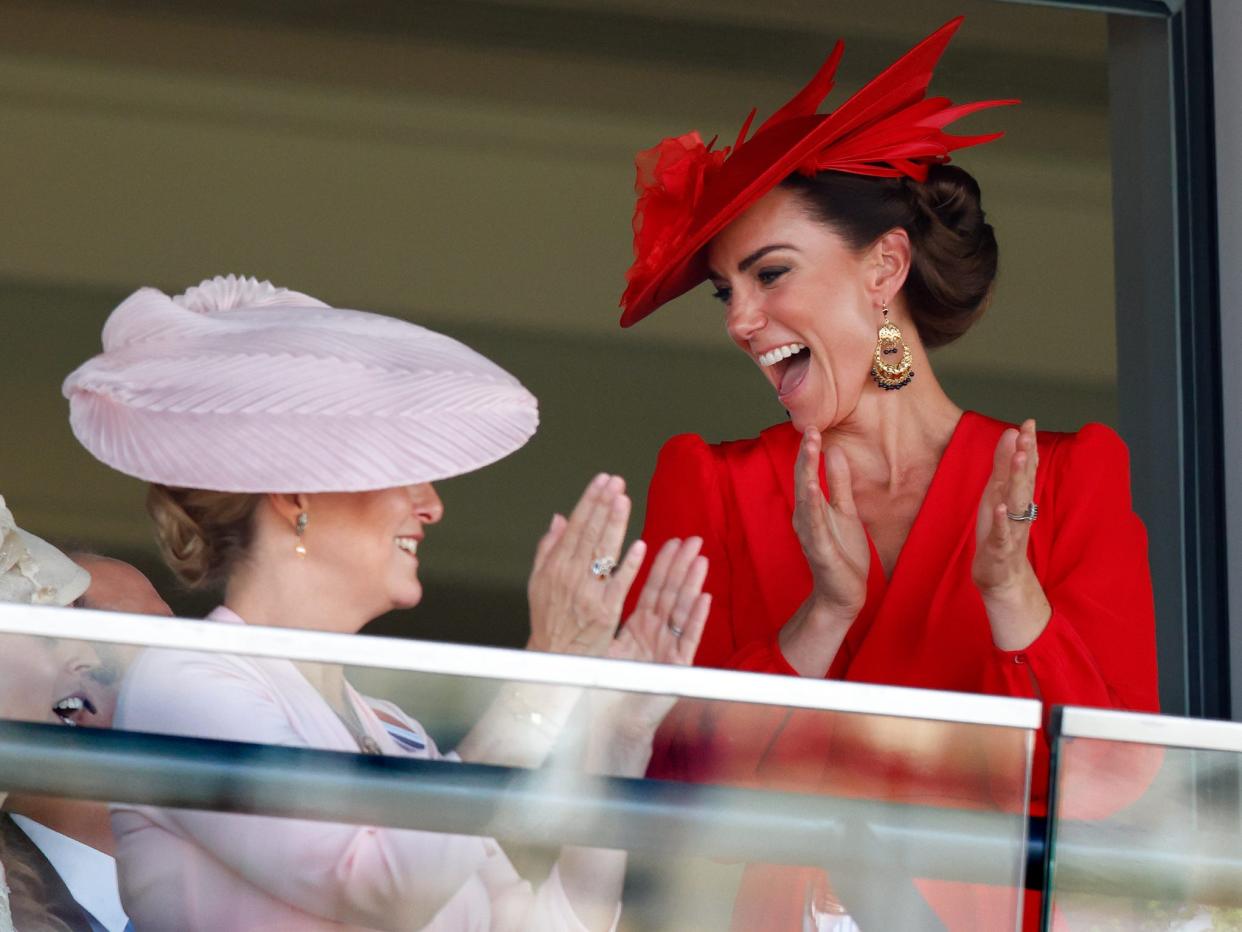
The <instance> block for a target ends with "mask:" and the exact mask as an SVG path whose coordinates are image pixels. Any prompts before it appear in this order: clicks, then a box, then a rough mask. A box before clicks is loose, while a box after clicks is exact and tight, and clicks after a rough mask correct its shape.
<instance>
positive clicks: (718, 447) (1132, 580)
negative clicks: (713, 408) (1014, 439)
mask: <svg viewBox="0 0 1242 932" xmlns="http://www.w3.org/2000/svg"><path fill="white" fill-rule="evenodd" d="M1008 426H1010V425H1007V424H1003V423H1001V422H999V421H996V420H993V419H991V418H987V417H983V416H982V415H979V414H975V413H972V412H967V413H965V414H964V415H963V416H962V418H961V420H960V422H959V423H958V426H957V428H956V429H955V431H954V433H953V436H952V438H951V439H950V441H949V444H948V446H947V447H946V449H945V451H944V455H943V456H942V458H941V460H940V464H939V466H938V467H937V469H936V472H935V475H934V476H933V478H932V481H931V484H930V486H929V487H928V490H927V494H926V497H925V498H924V501H923V504H922V506H921V508H920V510H919V512H918V515H917V517H916V518H915V521H914V524H913V525H912V527H911V529H910V533H909V536H908V537H907V539H906V543H905V545H904V547H903V548H902V550H901V553H900V555H899V557H898V560H897V563H896V565H895V566H894V569H893V574H892V578H891V579H886V578H885V576H884V570H883V568H882V566H881V564H880V561H879V557H878V555H877V554H876V551H875V547H874V545H872V547H871V569H870V573H869V576H868V582H867V601H866V603H865V605H864V607H863V610H862V612H861V613H860V614H859V616H858V618H857V619H856V620H855V622H854V624H853V626H852V627H851V628H850V630H849V632H848V634H847V635H846V637H845V641H844V643H843V644H842V646H841V649H840V651H839V652H838V654H837V656H836V659H835V660H834V661H833V663H832V666H831V668H830V669H829V671H828V678H830V679H843V680H852V681H858V682H869V683H882V684H888V685H899V686H914V687H923V688H927V689H941V690H954V691H960V692H976V693H991V694H994V695H1003V696H1019V697H1026V698H1036V699H1040V700H1042V701H1043V703H1044V705H1045V708H1046V709H1048V708H1051V706H1053V705H1058V704H1072V705H1091V706H1106V707H1112V708H1119V709H1131V710H1138V711H1155V710H1157V708H1158V698H1157V692H1156V645H1155V618H1154V608H1153V602H1152V592H1151V578H1150V571H1149V568H1148V565H1147V537H1146V532H1145V530H1144V528H1143V525H1142V522H1141V521H1140V520H1139V519H1138V517H1137V516H1136V515H1135V514H1134V512H1133V510H1132V508H1131V503H1130V489H1129V461H1128V456H1127V452H1126V448H1125V445H1124V444H1123V443H1122V441H1121V440H1120V438H1118V437H1117V435H1116V434H1115V433H1113V431H1111V430H1110V429H1109V428H1107V427H1103V426H1101V425H1098V424H1092V425H1088V426H1086V427H1084V428H1083V429H1082V430H1081V431H1079V432H1078V433H1076V434H1064V433H1052V432H1040V433H1039V435H1038V445H1039V456H1040V465H1039V470H1038V474H1037V477H1036V483H1035V496H1034V499H1035V501H1036V502H1038V503H1039V509H1040V513H1039V519H1038V520H1037V521H1036V522H1035V523H1034V524H1033V525H1032V527H1031V536H1030V550H1029V553H1030V559H1031V564H1032V566H1033V567H1034V570H1035V573H1036V576H1037V577H1038V578H1039V581H1040V583H1041V584H1042V585H1043V588H1044V592H1045V594H1046V595H1047V597H1048V601H1049V602H1050V603H1051V605H1052V617H1051V619H1050V620H1049V622H1048V625H1047V627H1046V628H1045V629H1044V631H1043V633H1042V634H1040V635H1039V637H1038V638H1036V639H1035V641H1034V642H1033V643H1032V644H1031V645H1029V646H1028V647H1026V648H1025V649H1023V650H1021V651H1003V650H1000V649H998V648H997V647H996V646H995V644H994V643H993V641H992V633H991V628H990V626H989V623H988V619H987V615H986V612H985V610H984V606H983V601H982V598H981V597H980V595H979V593H978V590H977V589H976V588H975V585H974V583H973V581H972V578H971V562H972V560H973V557H974V550H975V522H976V514H977V510H978V505H979V499H980V496H981V495H982V493H983V488H984V485H985V484H986V482H987V479H988V477H989V475H990V473H991V468H992V462H993V455H994V451H995V449H996V444H997V442H998V441H999V439H1000V435H1001V433H1002V431H1004V430H1005V428H1006V427H1008ZM800 440H801V437H800V435H799V433H798V432H797V431H796V430H795V429H794V428H793V427H792V426H791V425H790V424H788V423H786V424H780V425H778V426H775V427H771V428H769V429H768V430H765V431H764V432H763V433H762V434H760V435H759V436H758V437H757V438H754V439H750V440H741V441H735V442H730V443H721V444H715V445H708V444H707V443H705V442H704V441H703V439H702V438H700V437H698V436H695V435H681V436H677V437H674V438H672V439H671V440H669V441H668V443H666V444H665V446H664V449H663V450H662V451H661V453H660V458H659V461H658V463H657V465H656V471H655V475H654V477H653V478H652V480H651V487H650V490H649V493H648V504H647V520H646V526H645V528H644V530H643V538H644V540H646V541H647V543H648V544H649V545H650V550H649V553H651V554H654V553H655V552H656V551H657V550H658V549H659V547H660V545H661V544H662V543H663V542H664V541H665V540H667V539H668V538H670V537H688V536H690V535H698V536H701V537H702V538H703V553H704V554H705V555H706V556H707V557H708V559H709V561H710V565H709V570H708V579H707V585H706V589H707V591H709V592H711V593H712V612H711V617H710V618H709V620H708V623H707V628H706V630H705V632H704V634H703V640H702V643H701V645H700V647H699V651H698V655H697V656H696V658H695V663H696V664H697V665H699V666H707V667H720V668H725V669H734V670H750V671H756V672H763V673H777V674H786V675H791V676H793V675H797V674H796V671H794V669H793V668H792V667H791V666H790V665H789V663H788V662H787V661H786V660H785V658H784V657H783V656H782V654H781V650H780V646H779V643H778V636H779V633H780V630H781V628H782V626H783V625H784V624H785V622H786V621H787V620H788V619H789V618H790V617H791V616H792V615H793V614H794V612H795V611H796V610H797V608H798V607H799V606H800V605H801V604H802V602H803V601H804V600H805V599H806V597H807V596H808V595H809V594H810V591H811V574H810V570H809V568H808V566H807V563H806V559H805V557H804V555H803V553H802V549H801V547H800V545H799V543H798V539H797V536H796V535H795V534H794V531H793V525H792V515H793V507H794V489H793V483H794V462H795V460H796V458H797V454H798V448H799V443H800ZM820 482H821V485H822V486H823V487H824V489H825V494H827V484H826V481H825V479H824V475H823V469H822V465H821V470H820ZM646 569H647V567H644V570H643V574H642V575H641V576H640V579H639V581H638V584H636V585H635V586H634V587H633V589H632V590H631V591H632V592H634V593H637V592H638V591H639V590H640V589H641V585H642V582H643V580H644V579H645V574H646ZM791 721H792V720H791V719H780V720H779V721H778V720H776V719H773V724H772V727H773V728H774V729H777V730H784V731H789V730H790V722H791ZM752 737H753V736H752ZM770 738H771V740H770V741H760V742H756V741H753V740H746V741H745V742H737V741H734V740H733V737H732V735H730V734H727V733H725V728H724V726H723V724H722V722H721V717H720V716H718V715H713V714H705V710H704V709H703V708H702V707H696V706H695V704H693V703H682V704H681V705H679V706H678V707H676V708H675V709H674V710H673V713H672V714H670V716H669V718H668V719H667V720H666V722H665V725H664V727H663V728H662V729H661V733H660V735H659V738H658V739H657V746H656V751H655V756H654V758H653V760H652V765H651V769H650V774H651V775H652V776H655V777H663V778H668V779H682V780H691V781H696V782H708V781H713V782H723V781H728V782H735V781H738V780H748V779H749V780H753V781H755V782H757V783H760V784H773V785H781V784H784V785H789V783H790V782H791V778H790V773H789V768H788V766H787V765H788V764H789V762H793V764H792V766H793V768H794V769H800V765H801V769H803V770H805V760H804V759H800V758H799V757H798V756H797V754H796V753H794V754H793V755H791V754H790V751H791V750H794V751H795V752H796V748H793V747H791V746H792V745H796V744H798V743H799V742H801V743H802V744H803V745H804V748H803V750H804V751H807V752H809V753H811V754H812V755H814V754H818V753H822V748H818V749H817V748H813V747H809V748H808V747H807V746H806V745H808V741H807V740H806V739H803V738H797V739H795V738H793V737H792V735H791V734H785V735H781V734H773V735H771V736H770ZM810 743H813V740H812V741H811V742H810ZM760 749H762V750H760ZM782 755H783V756H782ZM1047 766H1048V748H1047V741H1046V737H1045V735H1044V733H1043V731H1042V730H1041V732H1040V736H1039V740H1038V741H1037V747H1036V761H1035V773H1034V783H1033V786H1034V788H1035V789H1034V798H1033V800H1032V809H1033V811H1035V812H1037V813H1039V812H1042V810H1043V807H1044V805H1045V796H1046V793H1045V789H1044V788H1045V787H1046V786H1047ZM805 777H806V773H802V774H800V775H799V776H798V777H797V778H796V779H794V780H793V782H794V785H798V783H799V782H800V781H801V780H802V779H804V778H805ZM803 785H805V784H803ZM748 886H759V887H761V888H762V889H763V893H762V894H761V895H760V894H757V893H748ZM775 886H778V885H774V884H773V883H772V882H771V879H768V880H765V881H763V883H762V884H753V885H748V884H747V883H746V882H744V884H743V890H742V893H741V895H740V897H739V911H741V912H745V911H746V910H747V909H751V910H753V908H754V906H755V903H754V900H753V897H754V896H756V895H759V896H761V898H762V899H765V900H767V901H769V902H771V901H773V900H774V899H775V898H776V897H777V896H778V894H777V893H776V892H774V887H775ZM792 893H796V891H791V894H792ZM748 897H751V902H750V903H749V904H748V903H747V902H746V901H747V898H748ZM798 902H799V904H800V902H801V901H800V900H799V901H798ZM762 912H763V910H762V909H760V913H762ZM776 912H780V911H779V910H777V911H776ZM749 914H750V915H754V913H753V912H752V913H749ZM781 914H782V915H785V914H784V913H781ZM768 915H769V919H768V920H766V921H765V922H764V925H765V926H766V927H767V928H771V929H783V928H785V925H784V924H783V923H782V922H781V921H777V920H775V918H774V916H775V913H774V912H773V910H771V909H769V910H768ZM789 918H791V919H792V918H793V914H789ZM749 921H750V922H754V921H757V920H755V919H753V918H752V919H751V920H749ZM948 924H949V925H950V926H952V925H953V923H951V922H950V923H948ZM735 927H737V928H742V927H744V926H742V925H736V919H735ZM791 927H792V926H791Z"/></svg>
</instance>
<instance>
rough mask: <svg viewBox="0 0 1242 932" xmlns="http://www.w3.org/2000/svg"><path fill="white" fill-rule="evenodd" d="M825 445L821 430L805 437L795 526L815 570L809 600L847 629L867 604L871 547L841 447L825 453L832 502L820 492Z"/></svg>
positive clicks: (797, 473) (796, 472)
mask: <svg viewBox="0 0 1242 932" xmlns="http://www.w3.org/2000/svg"><path fill="white" fill-rule="evenodd" d="M822 446H823V440H822V438H821V436H820V433H819V431H818V430H816V429H815V428H809V429H807V430H806V431H805V432H804V433H803V435H802V446H801V448H800V449H799V450H798V461H797V463H796V464H795V465H794V493H795V500H796V504H795V506H794V513H793V526H794V531H795V532H796V533H797V535H798V541H799V542H800V543H801V544H802V552H803V553H804V554H805V555H806V562H807V564H808V565H809V566H810V568H811V578H812V580H813V582H814V585H813V589H812V592H811V599H810V601H811V602H813V603H814V605H815V607H816V608H817V609H819V610H820V611H821V612H823V613H826V614H827V615H829V616H830V617H832V618H834V619H836V620H838V621H841V622H844V623H845V624H846V625H848V624H850V623H852V622H853V620H854V619H855V618H856V617H857V616H858V613H859V612H861V611H862V608H863V604H864V603H865V602H866V601H867V572H868V570H869V569H870V566H871V545H870V544H869V543H868V541H867V531H866V529H865V528H864V527H863V523H862V520H861V519H860V518H859V517H858V511H857V509H856V508H855V507H854V488H853V484H852V480H851V477H850V464H849V461H848V460H846V458H845V453H844V452H843V451H842V450H841V449H840V447H835V446H834V447H830V448H829V449H828V451H827V452H826V453H824V454H823V456H824V465H825V471H826V472H827V475H828V494H829V496H830V500H825V498H824V493H823V492H822V491H821V490H820V486H819V458H820V452H821V449H822Z"/></svg>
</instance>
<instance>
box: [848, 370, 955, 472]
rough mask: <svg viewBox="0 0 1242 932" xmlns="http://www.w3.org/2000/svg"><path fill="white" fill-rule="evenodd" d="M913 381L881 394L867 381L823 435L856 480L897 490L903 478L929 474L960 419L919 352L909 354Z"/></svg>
mask: <svg viewBox="0 0 1242 932" xmlns="http://www.w3.org/2000/svg"><path fill="white" fill-rule="evenodd" d="M914 367H915V372H916V374H917V378H915V380H914V381H913V382H910V383H909V384H908V385H906V386H905V387H904V388H900V389H897V390H895V391H885V390H884V389H882V388H880V387H879V386H877V385H875V384H874V383H872V382H870V381H868V383H867V387H866V388H865V389H864V390H863V393H862V397H861V398H860V399H859V401H858V404H857V405H856V406H855V408H854V410H853V411H851V412H850V414H849V415H848V416H847V417H845V418H844V419H842V420H841V422H840V423H838V424H836V425H835V426H833V427H832V428H830V429H829V430H827V431H825V432H824V441H825V443H835V444H836V445H838V446H839V447H841V449H842V450H844V452H845V455H846V457H847V458H848V459H849V462H850V469H851V471H852V473H853V475H854V477H855V480H856V481H857V480H860V479H861V480H862V481H865V482H867V483H869V484H874V485H880V486H884V487H887V488H889V489H896V488H899V487H900V486H901V485H902V484H903V482H904V481H905V479H906V477H907V476H909V475H911V474H912V473H914V474H922V473H925V472H926V471H927V470H928V469H929V468H930V469H934V468H935V464H936V463H938V462H939V461H940V456H941V454H942V453H943V452H944V449H945V447H946V446H948V443H949V439H950V438H951V437H952V436H953V431H954V429H955V428H956V427H957V422H958V420H959V419H960V418H961V416H962V409H961V408H959V407H958V406H957V405H956V404H954V403H953V401H952V399H950V398H949V396H948V395H947V394H945V391H944V389H943V388H942V387H941V385H940V382H939V381H938V380H937V379H936V376H935V373H934V372H933V371H932V368H931V366H930V365H929V364H928V359H927V354H926V353H925V352H924V351H923V350H922V348H921V347H918V348H915V349H914Z"/></svg>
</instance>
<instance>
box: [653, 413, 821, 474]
mask: <svg viewBox="0 0 1242 932" xmlns="http://www.w3.org/2000/svg"><path fill="white" fill-rule="evenodd" d="M798 440H799V437H798V432H797V431H796V430H794V429H793V426H792V425H791V424H789V423H783V424H775V425H773V426H772V427H769V428H767V429H766V430H764V431H762V432H761V433H760V434H759V435H758V436H757V437H745V438H742V439H738V440H724V441H720V442H717V443H708V442H707V441H706V440H704V439H703V437H701V436H700V435H699V434H677V435H676V436H673V437H670V438H669V439H668V440H666V441H665V442H664V446H663V447H661V448H660V457H659V460H658V462H657V465H656V469H657V471H658V470H661V469H664V470H684V471H703V470H707V469H716V470H719V469H728V468H731V467H735V466H737V465H739V464H742V463H745V462H746V461H747V460H750V459H753V458H754V457H756V456H758V455H762V456H768V455H771V454H772V453H773V452H778V453H779V452H780V451H784V450H792V451H793V453H794V454H795V455H796V454H797V449H798Z"/></svg>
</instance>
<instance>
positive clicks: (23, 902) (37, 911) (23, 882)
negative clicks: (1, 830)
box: [0, 816, 70, 932]
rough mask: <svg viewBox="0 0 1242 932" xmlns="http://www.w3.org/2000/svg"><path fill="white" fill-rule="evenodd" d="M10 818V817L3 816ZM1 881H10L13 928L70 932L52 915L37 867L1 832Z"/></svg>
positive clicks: (22, 931) (34, 931)
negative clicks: (15, 853) (10, 844)
mask: <svg viewBox="0 0 1242 932" xmlns="http://www.w3.org/2000/svg"><path fill="white" fill-rule="evenodd" d="M0 818H7V816H0ZM0 865H3V867H4V871H3V872H0V883H3V882H4V881H5V880H7V881H8V886H9V911H10V912H11V913H12V914H13V928H15V929H19V930H21V932H28V930H29V932H70V928H69V926H68V925H67V924H66V923H64V922H62V921H61V920H60V919H59V918H58V917H57V916H55V915H53V914H52V911H51V909H50V907H48V906H47V905H46V904H47V901H48V899H49V897H48V895H47V893H46V891H45V890H44V887H43V883H42V881H41V880H40V879H39V875H38V874H36V873H35V871H34V868H33V867H31V866H30V865H29V864H27V863H26V862H25V861H23V860H22V859H21V858H19V857H17V856H15V855H14V853H13V852H12V851H11V850H9V847H8V845H7V844H6V843H5V841H4V836H3V835H0Z"/></svg>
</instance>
